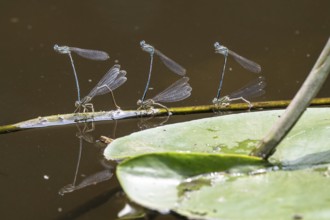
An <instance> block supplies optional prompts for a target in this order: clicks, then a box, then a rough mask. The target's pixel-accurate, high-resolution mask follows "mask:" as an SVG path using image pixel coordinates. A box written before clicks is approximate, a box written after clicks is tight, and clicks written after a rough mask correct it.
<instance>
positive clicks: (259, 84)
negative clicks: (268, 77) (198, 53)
mask: <svg viewBox="0 0 330 220" xmlns="http://www.w3.org/2000/svg"><path fill="white" fill-rule="evenodd" d="M214 48H215V53H219V54H222V55H224V57H225V60H224V64H223V68H222V73H221V78H220V83H219V88H218V92H217V96H216V97H215V98H214V99H213V101H212V102H213V104H216V105H229V103H230V102H231V101H236V100H242V101H244V102H246V103H247V104H248V105H249V107H250V108H251V107H252V104H251V102H249V101H248V100H247V99H246V98H247V97H251V98H252V97H257V96H261V95H263V94H264V93H265V91H264V88H265V86H266V81H265V78H264V77H262V76H260V77H258V78H257V79H256V80H253V81H251V82H250V83H248V84H247V85H246V86H244V87H243V88H241V89H240V90H238V91H236V92H234V93H232V94H230V95H227V96H224V97H220V92H221V88H222V83H223V79H224V75H225V69H226V64H227V58H228V55H231V56H232V57H233V58H234V59H235V60H236V62H237V63H239V64H240V65H241V66H242V67H244V68H245V69H247V70H249V71H250V72H254V73H260V72H261V67H260V65H259V64H257V63H255V62H253V61H251V60H248V59H247V58H245V57H242V56H240V55H238V54H237V53H235V52H233V51H231V50H229V49H228V48H227V47H225V46H223V45H221V44H220V43H218V42H216V43H214Z"/></svg>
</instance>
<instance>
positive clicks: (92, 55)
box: [54, 44, 110, 101]
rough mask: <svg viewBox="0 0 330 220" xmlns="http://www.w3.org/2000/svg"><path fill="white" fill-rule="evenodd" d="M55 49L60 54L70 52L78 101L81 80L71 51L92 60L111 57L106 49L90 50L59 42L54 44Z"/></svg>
mask: <svg viewBox="0 0 330 220" xmlns="http://www.w3.org/2000/svg"><path fill="white" fill-rule="evenodd" d="M54 50H55V51H56V52H58V53H60V54H68V56H69V58H70V62H71V66H72V69H73V74H74V77H75V81H76V87H77V93H78V98H77V99H78V101H80V87H79V81H78V75H77V72H76V68H75V66H74V63H73V59H72V55H71V53H72V52H73V53H75V54H77V55H79V56H81V57H84V58H86V59H90V60H100V61H103V60H107V59H109V58H110V57H109V55H108V54H107V53H106V52H104V51H99V50H90V49H82V48H77V47H68V46H58V45H57V44H55V45H54Z"/></svg>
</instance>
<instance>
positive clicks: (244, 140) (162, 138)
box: [104, 108, 330, 165]
mask: <svg viewBox="0 0 330 220" xmlns="http://www.w3.org/2000/svg"><path fill="white" fill-rule="evenodd" d="M283 112H284V110H274V111H261V112H247V113H241V114H234V115H226V116H217V117H211V118H205V119H200V120H194V121H189V122H184V123H178V124H172V125H166V126H160V127H157V128H153V129H148V130H144V131H140V132H136V133H132V134H130V135H128V136H125V137H122V138H118V139H116V140H115V141H113V142H112V143H111V144H109V145H108V147H107V148H106V150H105V151H104V155H105V157H106V158H107V159H110V160H120V159H125V158H128V157H133V156H136V155H141V154H146V153H152V152H171V151H176V152H187V153H189V152H203V153H214V154H219V153H220V154H221V153H235V154H245V155H248V154H249V153H250V152H251V150H252V149H253V148H254V147H255V146H256V143H257V142H258V141H259V140H260V139H262V138H263V137H264V136H265V135H266V134H267V132H268V131H269V130H270V128H271V126H272V125H273V123H275V122H276V121H277V120H278V118H279V117H280V116H281V114H282V113H283ZM329 154H330V108H308V109H307V110H306V112H305V113H304V115H303V116H302V117H301V119H300V120H299V121H298V123H297V124H296V125H295V127H294V128H293V129H292V130H291V131H290V133H289V134H288V135H287V137H286V138H285V139H284V140H283V141H282V142H281V143H280V145H279V146H278V148H277V151H276V153H275V154H274V155H273V156H272V157H271V158H270V160H269V161H271V162H272V163H276V164H281V165H301V164H305V165H308V164H320V163H328V162H330V157H329Z"/></svg>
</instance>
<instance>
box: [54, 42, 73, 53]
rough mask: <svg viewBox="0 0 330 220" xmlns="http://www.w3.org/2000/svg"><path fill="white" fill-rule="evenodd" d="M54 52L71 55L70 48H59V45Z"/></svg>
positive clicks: (55, 46)
mask: <svg viewBox="0 0 330 220" xmlns="http://www.w3.org/2000/svg"><path fill="white" fill-rule="evenodd" d="M54 50H55V51H56V52H57V53H60V54H68V53H70V48H69V47H68V46H58V45H57V44H55V45H54Z"/></svg>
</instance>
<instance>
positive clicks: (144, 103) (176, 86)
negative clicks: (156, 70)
mask: <svg viewBox="0 0 330 220" xmlns="http://www.w3.org/2000/svg"><path fill="white" fill-rule="evenodd" d="M140 45H141V49H142V50H143V51H145V52H147V53H149V54H150V68H149V74H148V81H147V84H146V87H145V89H144V92H143V95H142V98H141V99H139V100H138V101H137V105H139V106H140V107H139V108H138V109H150V108H151V107H152V106H155V105H157V106H160V107H162V108H165V109H166V110H167V112H168V114H170V111H169V109H168V108H167V107H166V106H165V105H163V104H161V103H162V102H165V103H168V102H177V101H181V100H183V99H186V98H188V97H189V96H190V95H191V90H192V88H191V86H190V85H189V83H188V81H189V78H188V77H182V78H181V79H179V80H177V81H176V82H175V83H173V84H172V85H170V86H169V87H168V88H166V89H165V90H164V91H162V92H161V93H159V94H158V95H156V96H154V97H153V98H151V99H147V100H145V97H146V95H147V91H148V89H149V84H150V80H151V72H152V66H153V58H154V54H156V55H157V56H158V57H159V58H160V60H161V61H162V62H163V63H164V64H165V66H166V67H168V68H169V69H170V70H171V71H172V72H174V73H176V74H178V75H179V76H184V75H185V74H186V69H185V68H183V67H182V66H181V65H179V64H178V63H176V62H175V61H174V60H172V59H170V58H169V57H167V56H165V55H164V54H163V53H162V52H160V51H159V50H157V49H155V48H154V47H153V46H151V45H150V44H146V42H145V41H141V42H140Z"/></svg>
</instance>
